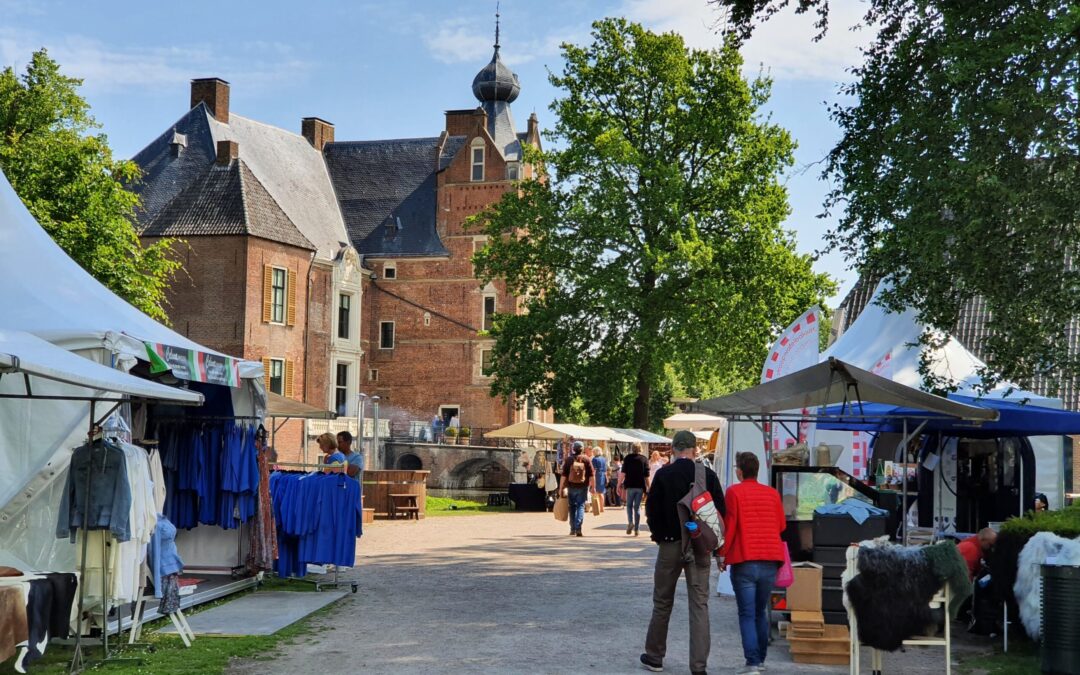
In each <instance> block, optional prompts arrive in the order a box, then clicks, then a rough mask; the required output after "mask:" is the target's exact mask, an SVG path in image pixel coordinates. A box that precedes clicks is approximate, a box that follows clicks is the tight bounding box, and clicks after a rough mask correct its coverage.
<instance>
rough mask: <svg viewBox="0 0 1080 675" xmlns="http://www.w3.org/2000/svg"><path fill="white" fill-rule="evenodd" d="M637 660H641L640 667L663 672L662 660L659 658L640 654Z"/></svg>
mask: <svg viewBox="0 0 1080 675" xmlns="http://www.w3.org/2000/svg"><path fill="white" fill-rule="evenodd" d="M638 660H639V661H640V662H641V667H642V668H644V669H645V670H651V671H653V672H654V673H662V672H664V662H663V661H661V660H660V659H654V658H653V657H651V656H649V655H648V654H642V655H641V658H640V659H638Z"/></svg>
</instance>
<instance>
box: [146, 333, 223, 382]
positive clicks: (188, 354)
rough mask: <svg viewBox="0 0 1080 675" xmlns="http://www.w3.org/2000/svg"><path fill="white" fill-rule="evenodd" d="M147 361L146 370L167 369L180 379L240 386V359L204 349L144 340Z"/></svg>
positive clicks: (161, 370)
mask: <svg viewBox="0 0 1080 675" xmlns="http://www.w3.org/2000/svg"><path fill="white" fill-rule="evenodd" d="M143 344H145V345H146V355H147V358H148V359H149V361H150V372H151V373H154V374H155V375H156V374H157V373H164V372H171V373H172V374H173V376H175V377H176V378H178V379H181V380H189V381H191V382H206V383H207V384H217V385H221V386H223V387H239V386H240V360H239V359H234V358H232V357H231V356H218V355H217V354H207V353H206V352H200V351H195V350H193V349H186V348H184V347H174V346H173V345H163V344H160V343H155V342H144V343H143Z"/></svg>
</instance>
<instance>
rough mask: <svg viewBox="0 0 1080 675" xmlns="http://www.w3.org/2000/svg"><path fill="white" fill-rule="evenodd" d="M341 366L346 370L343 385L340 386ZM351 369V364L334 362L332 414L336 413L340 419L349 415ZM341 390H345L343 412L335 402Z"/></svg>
mask: <svg viewBox="0 0 1080 675" xmlns="http://www.w3.org/2000/svg"><path fill="white" fill-rule="evenodd" d="M342 366H345V368H346V370H345V384H341V379H340V370H341V367H342ZM351 367H352V364H351V363H349V362H348V361H338V362H336V363H335V364H334V403H333V405H334V407H333V410H334V412H337V414H338V415H339V416H341V417H344V416H347V415H348V414H349V401H350V400H352V396H351V394H352V373H351V372H350V369H351ZM342 389H344V390H345V397H344V399H345V410H344V411H342V410H341V409H340V408H338V400H337V399H338V393H339V392H341V390H342Z"/></svg>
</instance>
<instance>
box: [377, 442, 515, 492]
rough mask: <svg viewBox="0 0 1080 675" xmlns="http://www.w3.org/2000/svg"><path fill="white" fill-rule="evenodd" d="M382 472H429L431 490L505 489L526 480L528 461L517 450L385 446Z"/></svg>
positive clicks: (422, 444)
mask: <svg viewBox="0 0 1080 675" xmlns="http://www.w3.org/2000/svg"><path fill="white" fill-rule="evenodd" d="M384 451H385V455H384V463H383V468H386V469H408V470H412V471H419V470H423V471H430V472H431V473H430V474H429V475H428V482H427V484H428V487H430V488H452V489H456V488H504V487H506V486H507V485H509V484H510V483H511V482H515V481H520V480H523V479H524V478H525V469H524V467H523V462H524V461H526V460H527V459H529V456H528V455H527V454H526V452H525V451H522V450H519V449H517V448H489V447H483V446H475V445H442V444H435V443H418V442H412V441H398V440H390V441H387V442H386V446H385V450H384Z"/></svg>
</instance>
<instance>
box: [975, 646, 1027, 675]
mask: <svg viewBox="0 0 1080 675" xmlns="http://www.w3.org/2000/svg"><path fill="white" fill-rule="evenodd" d="M1039 665H1040V657H1039V645H1037V644H1035V643H1034V642H1028V641H1026V640H1023V641H1021V640H1015V641H1014V640H1010V641H1009V652H1008V653H1007V654H1006V653H1003V652H1002V651H1001V646H1000V645H996V646H995V647H994V653H993V654H989V655H986V656H977V657H974V658H971V659H965V660H964V661H963V662H962V663H961V664H960V672H961V673H966V674H969V675H1030V673H1038V672H1039Z"/></svg>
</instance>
